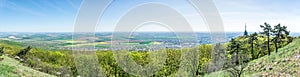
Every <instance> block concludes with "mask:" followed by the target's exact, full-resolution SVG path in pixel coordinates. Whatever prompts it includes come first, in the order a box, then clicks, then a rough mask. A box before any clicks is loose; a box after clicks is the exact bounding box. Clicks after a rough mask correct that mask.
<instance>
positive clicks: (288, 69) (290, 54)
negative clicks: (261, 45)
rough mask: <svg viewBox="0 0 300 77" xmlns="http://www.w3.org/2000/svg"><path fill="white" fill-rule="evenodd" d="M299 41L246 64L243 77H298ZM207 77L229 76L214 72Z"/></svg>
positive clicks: (299, 63) (299, 60)
mask: <svg viewBox="0 0 300 77" xmlns="http://www.w3.org/2000/svg"><path fill="white" fill-rule="evenodd" d="M299 65H300V39H295V40H294V41H293V42H292V43H290V44H288V45H287V46H285V47H283V48H280V49H279V52H277V53H276V52H272V53H271V55H270V56H268V55H266V56H264V57H261V58H259V59H256V60H253V61H251V62H249V63H248V66H247V67H246V68H245V72H244V73H243V76H246V77H247V76H249V77H253V76H254V77H261V76H268V77H269V76H272V77H278V76H300V72H299V71H298V70H299V69H300V68H299ZM206 76H207V77H216V76H218V77H219V76H230V74H229V73H228V72H226V71H225V70H222V71H219V72H214V73H211V74H209V75H206Z"/></svg>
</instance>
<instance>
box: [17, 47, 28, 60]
mask: <svg viewBox="0 0 300 77" xmlns="http://www.w3.org/2000/svg"><path fill="white" fill-rule="evenodd" d="M30 50H31V47H30V46H28V47H27V48H25V49H23V50H21V51H20V52H19V53H18V54H17V56H19V57H22V58H24V57H25V55H26V54H27V53H28V52H29V51H30Z"/></svg>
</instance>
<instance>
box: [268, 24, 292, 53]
mask: <svg viewBox="0 0 300 77" xmlns="http://www.w3.org/2000/svg"><path fill="white" fill-rule="evenodd" d="M272 32H273V34H274V35H275V37H274V39H273V41H274V44H275V49H276V53H277V52H278V44H279V43H280V42H282V40H281V39H284V38H285V36H284V35H286V36H288V35H289V34H290V32H289V31H287V27H286V26H281V24H278V25H275V26H274V29H273V30H272Z"/></svg>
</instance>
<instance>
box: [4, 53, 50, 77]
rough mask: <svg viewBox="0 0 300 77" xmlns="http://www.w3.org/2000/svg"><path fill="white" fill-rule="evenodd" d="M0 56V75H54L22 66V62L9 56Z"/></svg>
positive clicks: (5, 76) (28, 76) (30, 76)
mask: <svg viewBox="0 0 300 77" xmlns="http://www.w3.org/2000/svg"><path fill="white" fill-rule="evenodd" d="M0 58H4V59H3V60H2V61H0V77H21V76H22V77H55V76H53V75H49V74H46V73H43V72H40V71H37V70H34V69H32V68H30V67H26V66H23V65H22V63H20V62H19V61H17V60H15V59H12V58H10V57H7V56H0Z"/></svg>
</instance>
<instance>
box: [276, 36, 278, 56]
mask: <svg viewBox="0 0 300 77" xmlns="http://www.w3.org/2000/svg"><path fill="white" fill-rule="evenodd" d="M275 49H276V53H277V52H278V47H277V39H276V40H275Z"/></svg>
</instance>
